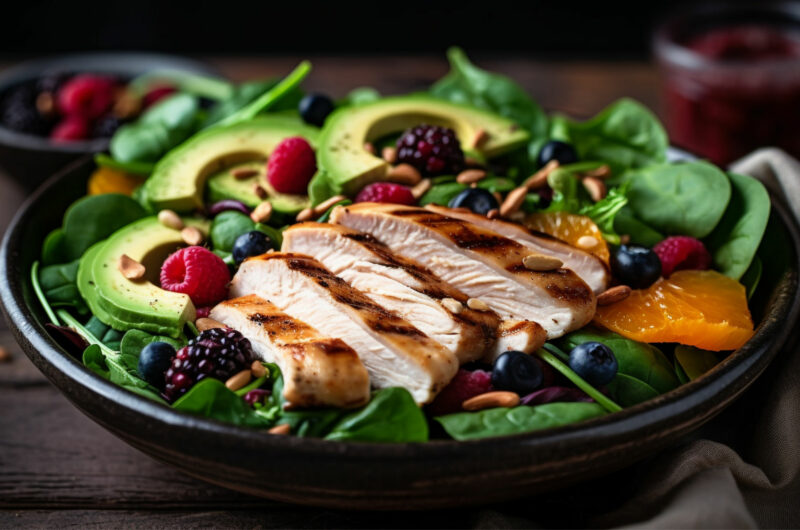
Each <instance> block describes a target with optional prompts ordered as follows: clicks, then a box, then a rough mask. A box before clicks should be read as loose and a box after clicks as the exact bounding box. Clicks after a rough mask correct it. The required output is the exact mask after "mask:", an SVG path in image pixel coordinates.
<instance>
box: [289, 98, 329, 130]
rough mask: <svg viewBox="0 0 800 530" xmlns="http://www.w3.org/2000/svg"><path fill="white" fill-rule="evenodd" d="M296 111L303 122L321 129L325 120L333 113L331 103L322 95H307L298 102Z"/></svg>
mask: <svg viewBox="0 0 800 530" xmlns="http://www.w3.org/2000/svg"><path fill="white" fill-rule="evenodd" d="M297 110H298V111H299V112H300V117H301V118H303V121H304V122H306V123H310V124H311V125H316V126H317V127H322V124H323V123H325V118H327V117H328V114H330V113H331V112H333V101H331V98H329V97H328V96H325V95H323V94H307V95H305V96H304V97H303V99H301V100H300V104H299V105H297Z"/></svg>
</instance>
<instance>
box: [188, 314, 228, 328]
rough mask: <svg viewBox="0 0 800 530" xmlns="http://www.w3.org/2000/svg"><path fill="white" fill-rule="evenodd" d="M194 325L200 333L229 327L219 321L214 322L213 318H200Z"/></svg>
mask: <svg viewBox="0 0 800 530" xmlns="http://www.w3.org/2000/svg"><path fill="white" fill-rule="evenodd" d="M194 325H195V327H196V328H197V329H198V330H199V331H205V330H207V329H216V328H227V327H228V326H226V325H225V324H223V323H222V322H220V321H219V320H214V319H213V318H208V317H202V318H198V319H197V320H195V321H194Z"/></svg>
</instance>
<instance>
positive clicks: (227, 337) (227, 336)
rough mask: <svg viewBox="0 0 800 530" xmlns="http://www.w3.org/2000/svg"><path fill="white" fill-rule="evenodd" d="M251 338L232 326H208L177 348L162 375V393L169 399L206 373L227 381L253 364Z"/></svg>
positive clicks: (171, 399) (181, 393)
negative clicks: (209, 327) (163, 381)
mask: <svg viewBox="0 0 800 530" xmlns="http://www.w3.org/2000/svg"><path fill="white" fill-rule="evenodd" d="M254 359H255V355H254V354H253V348H252V346H251V345H250V341H249V340H247V339H246V338H244V337H243V336H242V334H241V333H239V332H238V331H236V330H234V329H231V328H214V329H207V330H205V331H203V332H202V333H200V335H198V336H197V337H196V338H194V339H192V340H190V341H189V344H188V345H186V346H184V347H183V348H181V349H180V350H178V352H177V353H176V354H175V357H173V358H172V363H171V364H170V367H169V368H168V369H167V372H166V374H164V378H165V381H166V386H165V388H164V397H166V398H167V400H169V401H170V402H172V401H175V400H176V399H178V398H179V397H181V396H182V395H183V394H185V393H186V392H187V391H188V390H189V389H190V388H191V387H192V386H194V384H195V383H197V382H198V381H202V380H203V379H205V378H206V377H213V378H214V379H219V380H220V381H227V380H228V379H229V378H230V377H231V376H233V375H236V374H237V373H239V372H241V371H242V370H245V369H247V368H249V367H250V365H251V364H253V360H254Z"/></svg>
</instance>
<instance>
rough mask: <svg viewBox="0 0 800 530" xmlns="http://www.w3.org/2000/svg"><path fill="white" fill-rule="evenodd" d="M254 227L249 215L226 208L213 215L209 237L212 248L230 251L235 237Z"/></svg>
mask: <svg viewBox="0 0 800 530" xmlns="http://www.w3.org/2000/svg"><path fill="white" fill-rule="evenodd" d="M254 228H255V223H254V222H253V220H252V219H250V217H248V216H246V215H245V214H243V213H241V212H236V211H233V210H228V211H226V212H222V213H220V214H218V215H217V216H216V217H214V221H213V222H212V223H211V230H210V231H209V237H210V238H211V244H212V245H213V247H214V250H222V251H225V252H231V251H232V250H233V244H234V243H235V242H236V238H237V237H239V236H240V235H242V234H246V233H247V232H250V231H252V230H253V229H254Z"/></svg>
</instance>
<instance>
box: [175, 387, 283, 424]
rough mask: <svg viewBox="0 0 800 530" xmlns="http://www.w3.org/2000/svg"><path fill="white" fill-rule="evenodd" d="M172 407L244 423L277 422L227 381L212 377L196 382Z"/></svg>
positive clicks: (222, 419) (225, 420)
mask: <svg viewBox="0 0 800 530" xmlns="http://www.w3.org/2000/svg"><path fill="white" fill-rule="evenodd" d="M172 408H173V409H175V410H180V411H182V412H188V413H190V414H195V415H198V416H204V417H206V418H212V419H215V420H219V421H224V422H227V423H232V424H234V425H240V426H244V427H254V428H268V427H271V426H272V425H273V424H274V421H272V420H270V419H268V417H266V415H264V414H258V413H257V412H256V411H255V410H254V409H253V408H252V407H250V405H248V404H247V403H245V401H244V400H243V399H242V398H240V397H239V396H237V395H236V394H235V393H234V392H232V391H231V390H229V389H228V388H227V387H226V386H225V383H223V382H222V381H219V380H217V379H213V378H211V377H209V378H206V379H203V380H202V381H200V382H199V383H197V384H196V385H194V386H193V387H192V388H191V389H189V391H188V392H186V394H184V395H183V396H181V397H180V398H178V400H177V401H175V403H173V404H172Z"/></svg>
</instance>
